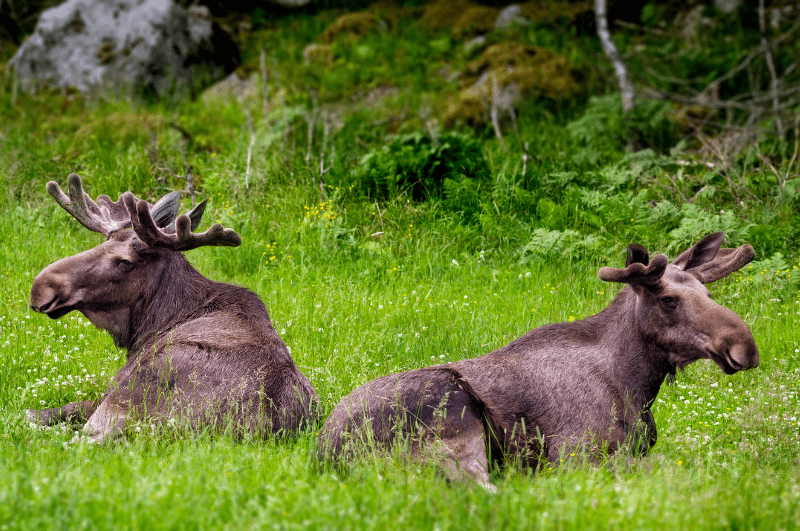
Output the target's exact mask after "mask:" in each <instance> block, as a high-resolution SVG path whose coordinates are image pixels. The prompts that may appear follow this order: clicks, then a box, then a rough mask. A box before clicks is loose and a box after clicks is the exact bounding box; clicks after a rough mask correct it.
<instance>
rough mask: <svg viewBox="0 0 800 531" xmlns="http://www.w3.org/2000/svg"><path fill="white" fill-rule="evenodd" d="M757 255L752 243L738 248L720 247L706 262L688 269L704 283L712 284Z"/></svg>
mask: <svg viewBox="0 0 800 531" xmlns="http://www.w3.org/2000/svg"><path fill="white" fill-rule="evenodd" d="M755 257H756V252H755V251H754V250H753V247H752V246H750V245H742V246H741V247H738V248H736V249H731V248H725V249H720V250H719V252H718V253H717V256H716V257H714V259H713V260H712V261H710V262H708V263H706V264H703V265H701V266H699V267H696V268H694V269H692V270H691V271H688V272H689V273H691V274H693V275H694V276H695V277H697V280H699V281H700V282H702V283H703V284H710V283H711V282H714V281H715V280H719V279H721V278H723V277H726V276H728V275H730V274H731V273H733V272H734V271H738V270H739V269H741V268H743V267H744V266H746V265H747V264H749V263H750V262H751V261H752V260H753V258H755Z"/></svg>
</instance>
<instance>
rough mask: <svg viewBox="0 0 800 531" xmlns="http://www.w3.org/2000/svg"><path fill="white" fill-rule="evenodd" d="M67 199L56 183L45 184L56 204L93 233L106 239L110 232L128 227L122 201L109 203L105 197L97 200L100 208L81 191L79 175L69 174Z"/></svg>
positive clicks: (108, 199) (102, 196)
mask: <svg viewBox="0 0 800 531" xmlns="http://www.w3.org/2000/svg"><path fill="white" fill-rule="evenodd" d="M67 185H68V189H69V197H67V196H66V195H65V194H64V192H63V191H61V187H59V186H58V183H56V182H55V181H50V182H48V183H47V192H48V193H49V194H50V195H51V196H52V197H53V199H55V201H56V203H58V205H59V206H60V207H61V208H63V209H64V210H66V211H67V212H69V214H70V215H71V216H72V217H74V218H75V219H77V220H78V222H79V223H80V224H81V225H83V226H84V227H86V228H87V229H89V230H90V231H93V232H99V233H100V234H102V235H104V236H106V237H108V235H109V234H111V233H112V232H115V231H118V230H120V229H124V228H126V227H129V226H130V223H131V221H130V218H129V216H128V214H127V212H126V211H125V208H124V205H123V204H122V201H121V200H120V201H116V202H115V201H111V198H109V197H108V196H107V195H101V196H100V197H98V198H97V201H98V203H100V206H98V205H97V203H95V202H94V201H93V200H92V198H91V197H89V196H88V195H87V194H86V192H84V191H83V183H82V182H81V177H80V175H78V174H76V173H70V174H69V176H68V177H67Z"/></svg>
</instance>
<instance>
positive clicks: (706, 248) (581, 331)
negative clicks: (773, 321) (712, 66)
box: [317, 232, 759, 488]
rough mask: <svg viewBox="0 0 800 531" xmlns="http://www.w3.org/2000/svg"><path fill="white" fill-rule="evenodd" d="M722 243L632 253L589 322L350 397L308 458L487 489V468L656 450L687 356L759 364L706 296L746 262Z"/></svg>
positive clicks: (718, 238) (743, 254)
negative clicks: (659, 426)
mask: <svg viewBox="0 0 800 531" xmlns="http://www.w3.org/2000/svg"><path fill="white" fill-rule="evenodd" d="M723 238H724V234H723V233H721V232H717V233H714V234H710V235H708V236H706V237H704V238H703V239H701V240H700V241H699V242H697V244H695V245H694V246H693V247H691V248H689V249H688V250H686V251H685V252H683V253H682V254H681V255H680V256H678V258H677V259H676V260H675V261H673V262H672V263H669V260H668V259H667V257H666V256H665V255H663V254H657V255H655V256H654V257H653V258H652V259H651V258H650V255H649V253H648V251H647V250H646V249H645V248H644V247H642V246H641V245H638V244H631V245H629V246H628V249H627V260H626V263H625V269H615V268H611V267H603V268H601V269H600V271H599V272H598V276H599V277H600V279H601V280H604V281H608V282H619V283H623V284H627V286H626V287H625V288H624V289H622V290H621V291H620V292H619V293H618V294H617V296H616V297H615V298H614V300H613V301H612V302H611V304H610V305H609V306H608V307H606V308H605V309H603V310H602V311H601V312H600V313H598V314H596V315H593V316H590V317H587V318H585V319H582V320H578V321H574V322H569V323H558V324H549V325H545V326H542V327H539V328H536V329H534V330H532V331H530V332H528V333H527V334H525V335H523V336H522V337H520V338H518V339H516V340H514V341H512V342H511V343H509V344H508V345H506V346H504V347H501V348H499V349H497V350H495V351H493V352H490V353H489V354H486V355H483V356H480V357H477V358H472V359H465V360H462V361H457V362H453V363H448V364H444V365H438V366H434V367H430V368H423V369H417V370H413V371H410V372H403V373H398V374H391V375H388V376H384V377H382V378H378V379H376V380H373V381H371V382H368V383H366V384H364V385H362V386H360V387H358V388H356V389H355V390H354V391H353V392H352V393H350V394H349V395H348V396H346V397H345V398H344V399H343V400H342V401H341V402H339V404H338V405H337V406H336V407H335V408H334V410H333V412H332V413H331V415H330V416H329V417H328V419H327V421H326V423H325V425H324V427H323V429H322V430H321V431H320V433H319V435H318V441H317V442H318V450H317V451H318V454H319V457H320V459H321V460H323V461H324V460H333V461H341V459H344V458H349V457H352V456H353V455H354V454H355V453H356V452H357V451H358V450H359V449H360V450H361V451H364V450H365V449H367V448H369V447H372V448H373V449H377V450H379V451H387V450H389V449H390V448H393V447H394V448H398V447H399V448H400V450H401V451H403V450H404V449H405V450H410V452H411V454H412V455H415V456H417V458H424V457H425V456H430V457H433V454H431V453H429V452H434V453H435V456H436V457H437V458H438V459H439V460H440V462H441V464H442V465H443V466H444V468H445V472H446V473H447V475H448V477H450V478H451V479H457V480H463V479H467V478H472V479H474V480H475V481H477V482H478V483H480V484H483V485H484V486H487V487H489V488H491V484H490V483H489V476H488V468H489V462H490V461H491V462H494V463H496V464H499V465H503V464H504V463H506V462H509V460H516V461H517V462H519V463H520V464H521V465H522V466H525V467H530V468H532V469H533V470H536V469H537V468H538V467H539V466H541V465H542V464H544V463H548V462H549V463H550V464H552V465H557V464H558V463H559V462H560V460H561V459H563V458H564V456H565V455H566V454H570V453H574V452H585V454H587V455H588V456H589V458H590V459H592V460H596V459H598V458H599V457H600V456H602V455H603V454H604V453H605V454H606V455H608V454H611V453H613V452H615V451H617V450H619V449H620V448H623V447H625V448H628V449H630V450H631V451H632V452H633V453H634V454H640V455H641V454H646V453H647V451H648V450H649V449H650V448H651V447H652V446H653V445H654V444H655V442H656V426H655V420H654V417H653V414H652V412H651V410H650V408H651V406H652V404H653V401H654V400H655V398H656V396H657V394H658V391H659V389H660V387H661V384H662V383H663V381H664V380H665V377H667V375H673V376H674V375H675V371H676V369H683V368H684V367H686V366H687V365H689V364H690V363H692V362H694V361H696V360H698V359H711V360H713V361H714V362H715V363H716V364H717V365H719V367H720V368H721V369H722V371H723V372H725V373H726V374H733V373H735V372H737V371H739V370H741V369H749V368H753V367H756V366H758V364H759V355H758V348H757V347H756V343H755V340H754V339H753V334H752V333H751V331H750V329H749V328H748V326H747V324H746V323H745V322H744V321H743V320H742V319H741V318H740V317H739V316H738V315H736V314H735V313H734V312H733V311H731V310H730V309H728V308H725V307H723V306H720V305H719V304H717V303H715V302H714V301H713V300H712V299H711V298H710V296H709V291H708V289H706V287H705V284H708V283H710V282H714V281H715V280H719V279H720V278H723V277H725V276H727V275H729V274H730V273H732V272H734V271H736V270H738V269H740V268H741V267H743V266H744V265H745V264H747V263H748V262H750V261H751V260H752V259H753V258H754V256H755V253H754V251H753V248H752V247H751V246H749V245H744V246H742V247H739V248H736V249H728V248H723V249H720V246H721V245H722V241H723ZM401 443H402V446H401Z"/></svg>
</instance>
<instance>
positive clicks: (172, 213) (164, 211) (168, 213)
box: [150, 192, 181, 228]
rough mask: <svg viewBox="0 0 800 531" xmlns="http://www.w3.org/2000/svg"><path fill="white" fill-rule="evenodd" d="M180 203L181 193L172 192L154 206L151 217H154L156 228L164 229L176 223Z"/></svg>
mask: <svg viewBox="0 0 800 531" xmlns="http://www.w3.org/2000/svg"><path fill="white" fill-rule="evenodd" d="M180 202H181V194H180V192H170V193H168V194H167V195H165V196H164V197H162V198H161V199H159V200H158V202H157V203H156V204H155V205H153V206H152V208H151V209H150V215H151V216H153V221H155V222H156V227H158V228H164V227H166V226H168V225H170V224H171V223H173V222H174V221H175V218H177V217H178V208H179V207H180Z"/></svg>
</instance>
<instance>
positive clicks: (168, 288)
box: [115, 251, 219, 353]
mask: <svg viewBox="0 0 800 531" xmlns="http://www.w3.org/2000/svg"><path fill="white" fill-rule="evenodd" d="M161 255H162V256H160V257H158V258H157V260H156V263H157V264H158V266H157V269H155V270H154V271H153V276H152V278H151V280H150V285H149V286H148V287H149V289H148V293H147V294H146V295H145V296H143V297H142V298H140V299H139V301H137V302H136V303H135V304H134V305H133V307H132V308H130V314H129V320H128V323H127V325H128V326H127V337H124V338H119V339H121V341H119V342H118V343H117V344H118V346H120V347H124V348H127V349H128V351H129V353H130V352H134V351H136V350H139V348H141V347H142V346H143V345H145V344H149V343H150V342H151V341H152V340H153V339H154V338H155V336H156V334H158V333H161V332H164V331H168V330H171V329H172V328H174V327H175V326H176V325H178V324H180V323H181V322H183V321H185V320H186V319H187V317H189V316H191V315H194V314H197V313H198V312H201V311H202V310H203V308H204V307H205V306H207V304H208V302H209V299H210V298H211V296H212V293H213V292H214V291H215V288H216V287H217V286H219V283H218V282H214V281H212V280H209V279H207V278H206V277H204V276H203V275H201V274H200V273H199V272H198V271H197V270H196V269H195V268H194V267H192V266H191V264H189V262H188V261H187V260H186V258H184V256H183V254H181V253H179V252H172V251H162V253H161ZM117 339H118V338H117V337H115V341H116V340H117Z"/></svg>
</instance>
